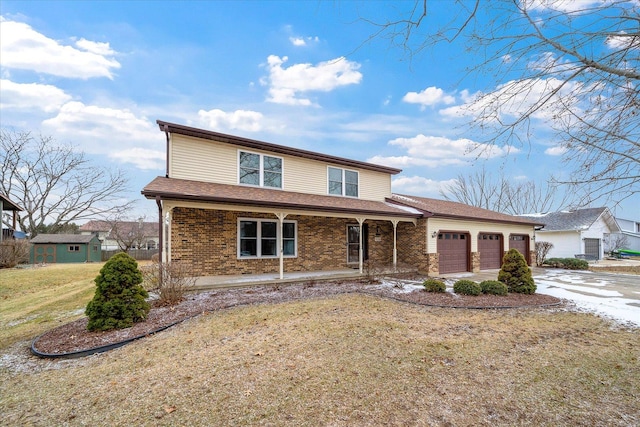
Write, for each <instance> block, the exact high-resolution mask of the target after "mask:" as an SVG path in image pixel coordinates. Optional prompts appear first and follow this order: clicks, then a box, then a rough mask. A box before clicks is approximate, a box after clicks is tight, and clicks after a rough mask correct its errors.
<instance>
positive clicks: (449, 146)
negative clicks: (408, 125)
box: [368, 134, 519, 168]
mask: <svg viewBox="0 0 640 427" xmlns="http://www.w3.org/2000/svg"><path fill="white" fill-rule="evenodd" d="M389 144H390V145H395V146H398V147H401V148H404V149H405V150H406V151H407V155H404V156H392V157H384V156H375V157H373V158H371V159H369V160H368V161H370V162H372V163H380V164H385V165H389V166H394V167H401V168H402V167H410V166H426V167H431V168H436V167H441V166H452V165H462V164H466V163H467V162H468V161H469V160H470V157H471V156H475V157H478V158H484V159H489V158H494V157H499V156H504V155H506V154H509V153H517V152H518V151H519V150H518V149H516V148H515V147H511V146H506V147H498V146H495V145H489V144H481V143H478V142H474V141H472V140H470V139H466V138H462V139H455V140H452V139H449V138H445V137H438V136H425V135H422V134H420V135H417V136H415V137H413V138H396V139H394V140H391V141H389ZM475 157H474V158H475Z"/></svg>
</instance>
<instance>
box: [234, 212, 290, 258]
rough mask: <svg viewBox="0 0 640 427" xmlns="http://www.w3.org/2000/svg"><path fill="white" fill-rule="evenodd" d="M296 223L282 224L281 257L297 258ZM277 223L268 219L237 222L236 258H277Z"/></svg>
mask: <svg viewBox="0 0 640 427" xmlns="http://www.w3.org/2000/svg"><path fill="white" fill-rule="evenodd" d="M296 228H297V223H296V221H284V222H283V223H282V248H283V256H285V257H295V256H297V246H298V245H297V237H296V235H297V230H296ZM279 237H280V227H279V224H278V221H274V220H270V219H249V218H241V219H239V220H238V258H277V257H278V256H279V248H280V238H279Z"/></svg>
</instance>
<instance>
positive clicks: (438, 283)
mask: <svg viewBox="0 0 640 427" xmlns="http://www.w3.org/2000/svg"><path fill="white" fill-rule="evenodd" d="M422 285H423V286H424V289H425V290H426V291H427V292H445V291H446V290H447V287H446V286H445V284H444V282H443V281H442V280H438V279H427V280H425V281H424V282H423V283H422Z"/></svg>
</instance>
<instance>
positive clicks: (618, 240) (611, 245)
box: [604, 233, 629, 253]
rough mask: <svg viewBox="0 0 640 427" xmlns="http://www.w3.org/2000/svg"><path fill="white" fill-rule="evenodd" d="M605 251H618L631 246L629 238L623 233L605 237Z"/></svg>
mask: <svg viewBox="0 0 640 427" xmlns="http://www.w3.org/2000/svg"><path fill="white" fill-rule="evenodd" d="M604 244H605V247H604V251H605V252H606V253H612V252H617V251H618V250H620V249H624V248H627V247H629V239H627V236H625V235H624V234H622V233H614V234H609V235H608V236H607V237H606V238H605V239H604Z"/></svg>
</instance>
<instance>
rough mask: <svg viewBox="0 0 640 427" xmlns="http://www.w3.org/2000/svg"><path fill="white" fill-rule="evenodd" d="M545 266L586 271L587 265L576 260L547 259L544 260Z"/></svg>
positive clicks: (583, 261) (585, 262)
mask: <svg viewBox="0 0 640 427" xmlns="http://www.w3.org/2000/svg"><path fill="white" fill-rule="evenodd" d="M544 263H545V264H546V265H550V266H551V267H555V268H566V269H567V270H588V269H589V263H588V262H587V261H585V260H583V259H578V258H549V259H546V260H544Z"/></svg>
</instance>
